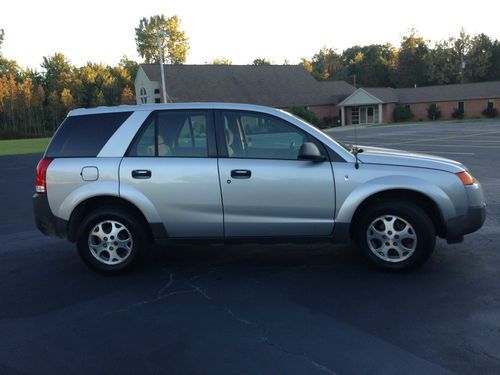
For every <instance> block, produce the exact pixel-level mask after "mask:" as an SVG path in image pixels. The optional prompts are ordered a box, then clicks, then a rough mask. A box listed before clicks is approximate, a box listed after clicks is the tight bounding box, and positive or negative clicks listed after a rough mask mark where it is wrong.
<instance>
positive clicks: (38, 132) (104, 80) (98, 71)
mask: <svg viewBox="0 0 500 375" xmlns="http://www.w3.org/2000/svg"><path fill="white" fill-rule="evenodd" d="M134 66H135V67H137V63H136V62H134V61H132V60H129V59H126V58H124V59H122V61H121V62H120V64H118V65H117V66H114V67H111V66H107V65H103V64H95V63H87V64H86V65H85V66H83V67H75V66H73V65H72V64H71V62H70V61H69V60H68V59H67V58H66V56H64V55H63V54H62V53H56V54H54V55H52V56H46V57H44V58H43V62H42V68H43V70H42V72H37V71H36V70H23V69H20V68H19V67H18V66H17V64H16V63H15V61H9V60H6V59H0V138H19V137H40V136H48V135H52V133H53V132H54V130H55V129H56V128H57V126H58V125H59V124H60V123H61V121H62V120H63V119H64V117H65V116H66V114H67V112H68V111H69V110H71V109H73V108H76V107H95V106H99V105H118V104H134V103H135V94H134V92H133V87H134V82H133V78H132V76H131V73H132V72H133V69H134ZM135 69H136V68H135ZM133 74H134V76H135V72H133Z"/></svg>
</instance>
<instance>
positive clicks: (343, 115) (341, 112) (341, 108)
mask: <svg viewBox="0 0 500 375" xmlns="http://www.w3.org/2000/svg"><path fill="white" fill-rule="evenodd" d="M340 117H342V118H341V119H340V121H341V125H342V126H345V108H344V106H342V107H340Z"/></svg>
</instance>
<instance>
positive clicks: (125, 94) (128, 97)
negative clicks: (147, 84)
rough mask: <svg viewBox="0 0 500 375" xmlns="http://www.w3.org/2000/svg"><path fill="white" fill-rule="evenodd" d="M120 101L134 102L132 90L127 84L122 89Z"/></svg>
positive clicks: (125, 102) (124, 102)
mask: <svg viewBox="0 0 500 375" xmlns="http://www.w3.org/2000/svg"><path fill="white" fill-rule="evenodd" d="M121 103H122V104H136V101H135V95H134V92H133V91H132V90H131V89H130V87H128V86H126V87H125V88H124V89H123V91H122V96H121Z"/></svg>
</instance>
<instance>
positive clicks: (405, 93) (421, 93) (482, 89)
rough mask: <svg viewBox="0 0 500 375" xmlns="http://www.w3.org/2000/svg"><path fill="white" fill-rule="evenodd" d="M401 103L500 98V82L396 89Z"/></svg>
mask: <svg viewBox="0 0 500 375" xmlns="http://www.w3.org/2000/svg"><path fill="white" fill-rule="evenodd" d="M396 91H397V95H398V97H399V101H400V102H401V103H419V102H440V101H454V100H471V99H493V98H500V81H490V82H474V83H462V84H454V85H441V86H427V87H416V88H405V89H396Z"/></svg>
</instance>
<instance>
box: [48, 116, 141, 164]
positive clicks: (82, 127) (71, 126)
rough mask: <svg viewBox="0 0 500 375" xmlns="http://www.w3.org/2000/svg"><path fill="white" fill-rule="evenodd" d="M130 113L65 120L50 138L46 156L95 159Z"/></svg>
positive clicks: (74, 117)
mask: <svg viewBox="0 0 500 375" xmlns="http://www.w3.org/2000/svg"><path fill="white" fill-rule="evenodd" d="M131 113H132V112H117V113H102V114H95V115H83V116H71V117H68V118H66V120H64V122H63V123H62V124H61V126H60V127H59V129H58V130H57V132H56V134H55V135H54V138H52V141H51V142H50V145H49V148H48V149H47V153H46V156H47V157H50V158H57V157H96V156H97V154H99V151H101V149H102V147H103V146H104V145H105V144H106V142H107V141H108V140H109V139H110V138H111V136H112V135H113V134H114V132H115V131H116V130H117V129H118V128H119V127H120V125H121V124H123V122H124V121H125V120H126V119H127V118H128V117H129V116H130V115H131Z"/></svg>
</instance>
